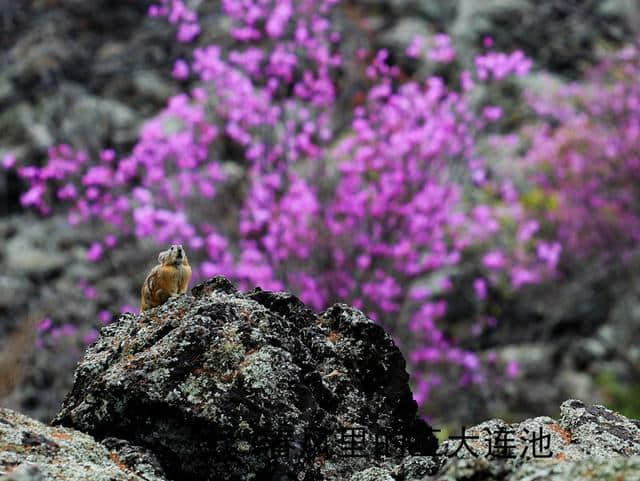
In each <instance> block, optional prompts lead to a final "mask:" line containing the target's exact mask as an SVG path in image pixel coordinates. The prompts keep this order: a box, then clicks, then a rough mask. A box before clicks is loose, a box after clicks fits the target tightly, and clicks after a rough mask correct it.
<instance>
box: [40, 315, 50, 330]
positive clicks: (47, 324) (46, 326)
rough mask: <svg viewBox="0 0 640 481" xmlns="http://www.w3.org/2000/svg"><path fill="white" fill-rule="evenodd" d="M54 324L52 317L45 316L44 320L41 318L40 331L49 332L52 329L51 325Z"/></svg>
mask: <svg viewBox="0 0 640 481" xmlns="http://www.w3.org/2000/svg"><path fill="white" fill-rule="evenodd" d="M52 325H53V321H52V320H51V318H50V317H45V318H44V319H43V320H41V321H40V322H39V323H38V327H37V329H38V332H47V331H48V330H49V329H51V326H52Z"/></svg>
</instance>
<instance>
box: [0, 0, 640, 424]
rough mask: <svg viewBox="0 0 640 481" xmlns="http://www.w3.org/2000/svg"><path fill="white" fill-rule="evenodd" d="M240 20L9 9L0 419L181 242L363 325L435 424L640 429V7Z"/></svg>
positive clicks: (223, 5) (544, 4) (0, 112)
mask: <svg viewBox="0 0 640 481" xmlns="http://www.w3.org/2000/svg"><path fill="white" fill-rule="evenodd" d="M235 5H236V6H237V5H238V4H237V3H236V4H235ZM247 5H248V6H253V7H255V8H254V9H253V10H252V9H251V8H246V9H243V8H236V7H235V6H234V2H231V1H217V0H202V1H196V0H194V1H187V2H185V3H182V2H180V1H173V0H172V1H165V2H161V3H160V4H154V2H130V1H125V0H122V1H121V0H116V1H106V0H97V1H95V2H83V1H80V0H25V1H23V2H14V1H10V0H0V160H2V164H3V166H4V169H3V171H2V172H1V173H0V197H1V198H2V199H3V202H2V211H1V214H2V217H1V218H0V238H1V239H2V248H0V272H2V274H1V275H0V286H1V289H0V343H1V346H2V352H3V356H2V359H1V360H2V362H3V364H2V366H6V368H5V372H9V371H11V372H13V373H16V375H11V376H4V377H3V378H2V379H0V383H2V384H3V386H0V387H1V388H2V389H0V392H1V393H2V395H3V404H4V405H7V406H8V407H12V408H15V409H17V410H19V411H21V412H25V413H27V414H29V415H31V416H34V417H36V418H39V419H44V420H48V419H50V418H51V417H52V416H53V415H54V414H55V412H56V411H57V409H58V407H59V405H60V402H61V400H62V396H64V394H65V393H66V391H67V390H68V389H69V387H70V384H71V380H72V373H73V368H74V366H75V363H76V362H77V360H78V359H79V358H80V356H81V355H82V352H83V350H84V348H85V346H86V345H87V344H88V343H91V342H92V341H93V340H94V339H95V338H96V336H97V335H98V331H99V329H100V327H101V326H103V325H105V324H108V323H110V322H113V321H115V320H116V319H117V315H118V313H120V312H125V311H135V310H136V309H137V305H138V292H139V286H140V284H141V282H142V280H143V278H144V276H145V274H146V272H147V271H148V269H149V268H150V267H151V266H152V265H153V263H154V261H155V258H156V254H157V251H158V250H159V249H160V248H164V245H165V244H166V243H170V242H180V243H183V244H185V247H186V248H187V251H188V252H189V253H190V256H191V260H192V264H193V265H194V266H195V267H196V268H197V270H196V277H200V278H202V277H205V276H209V275H212V274H217V273H219V274H224V275H228V276H230V277H231V278H233V280H234V281H235V282H237V283H239V284H240V285H241V286H243V287H245V288H247V287H252V286H253V285H261V286H262V287H263V288H271V289H288V290H292V291H293V292H294V293H296V294H297V295H299V296H300V297H301V298H302V299H303V300H304V301H305V302H307V303H309V304H310V305H312V306H313V307H314V308H316V309H323V308H325V307H326V306H327V305H329V304H330V303H331V302H336V301H344V302H349V303H353V304H354V305H357V306H358V307H361V308H362V309H363V310H364V311H365V312H366V313H367V315H369V316H370V317H371V318H373V319H375V320H376V322H380V323H381V324H383V325H384V326H385V328H387V330H388V331H389V332H391V333H392V334H393V336H394V339H395V340H396V342H397V343H398V345H399V346H400V347H401V349H402V350H403V352H404V354H405V356H406V358H407V360H408V369H409V371H410V373H411V374H412V378H413V386H414V393H415V397H416V400H417V401H418V402H419V404H420V405H421V408H422V413H423V414H424V415H425V416H427V417H429V418H430V419H431V420H432V421H433V422H434V424H435V425H436V426H445V427H446V426H450V427H451V428H452V429H455V426H459V425H461V424H469V423H475V422H480V421H482V420H484V419H486V418H488V417H493V416H496V415H501V416H503V417H505V418H511V419H519V418H523V417H527V416H534V415H535V416H537V415H544V414H548V415H552V416H554V415H556V414H557V413H555V411H554V409H555V406H558V405H559V404H560V402H561V401H563V400H564V399H566V398H569V397H576V398H580V399H582V400H583V401H587V402H602V403H604V404H606V405H607V406H608V407H611V408H613V409H618V410H620V411H621V412H622V413H624V414H625V415H627V416H631V417H636V418H637V417H640V416H639V415H638V412H639V410H640V407H639V406H640V404H639V401H638V399H640V393H639V392H638V386H639V385H640V348H638V346H640V343H639V342H638V340H639V334H640V279H639V278H638V272H639V271H638V267H639V266H640V257H639V255H638V253H639V250H638V240H639V238H640V223H639V221H640V188H639V187H638V186H639V185H640V182H639V181H640V179H639V178H638V177H639V173H640V160H639V159H640V149H639V148H638V145H640V144H639V143H638V140H639V139H640V95H639V87H638V86H639V85H640V83H639V82H638V80H639V73H640V69H639V68H640V61H639V58H638V50H637V47H635V45H637V36H638V34H639V33H640V2H638V1H637V0H607V1H598V0H586V1H578V0H575V1H573V0H572V1H568V0H544V1H533V0H486V1H482V2H479V1H475V0H455V1H451V0H387V1H383V0H350V1H346V0H345V1H341V2H333V1H318V2H307V1H303V0H299V1H298V0H296V1H283V2H280V3H278V2H271V3H270V2H266V3H260V2H247ZM301 22H302V23H301ZM301 25H303V27H304V28H302V27H301ZM212 46H215V47H212ZM502 52H503V53H504V54H502ZM256 58H257V59H258V60H256ZM267 59H269V60H267ZM256 65H257V67H256ZM435 79H440V80H435ZM194 89H195V90H194ZM61 145H62V147H61ZM94 168H95V170H92V169H94ZM34 319H35V321H33V320H34ZM32 326H35V327H32Z"/></svg>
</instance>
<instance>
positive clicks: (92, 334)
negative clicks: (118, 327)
mask: <svg viewBox="0 0 640 481" xmlns="http://www.w3.org/2000/svg"><path fill="white" fill-rule="evenodd" d="M99 336H100V333H99V332H98V331H97V330H96V329H89V331H87V333H86V334H85V335H84V337H83V338H82V340H83V341H84V343H85V344H86V345H87V346H88V345H90V344H93V343H94V342H96V341H97V340H98V337H99Z"/></svg>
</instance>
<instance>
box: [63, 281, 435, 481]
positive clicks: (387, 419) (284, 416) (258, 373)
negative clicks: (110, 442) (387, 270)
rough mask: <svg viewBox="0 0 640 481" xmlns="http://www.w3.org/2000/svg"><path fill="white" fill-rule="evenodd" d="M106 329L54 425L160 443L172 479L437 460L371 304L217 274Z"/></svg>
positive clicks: (336, 474)
mask: <svg viewBox="0 0 640 481" xmlns="http://www.w3.org/2000/svg"><path fill="white" fill-rule="evenodd" d="M192 293H193V296H188V295H184V296H180V297H175V298H172V299H170V300H169V301H168V302H167V303H165V304H163V305H162V306H159V307H157V308H154V309H151V310H149V311H146V312H145V313H143V314H142V315H139V316H136V315H132V314H125V315H122V316H121V317H120V319H119V320H118V321H117V322H115V323H113V324H111V325H109V326H107V327H105V328H103V329H102V332H101V336H100V338H99V339H98V341H97V342H96V343H95V344H93V345H92V346H91V347H90V348H89V349H88V350H87V353H86V355H85V357H84V359H83V360H82V361H81V362H80V364H79V365H78V368H77V370H76V373H75V379H74V386H73V389H72V390H71V392H70V393H69V394H68V396H67V397H66V399H65V401H64V403H63V407H62V410H61V411H60V413H59V414H58V416H57V417H56V418H55V419H54V424H56V425H63V426H68V427H73V428H76V429H79V430H81V431H84V432H87V433H90V434H91V435H93V436H95V437H96V438H98V439H104V438H107V437H115V438H118V439H123V440H126V441H128V442H130V443H132V444H133V445H136V446H143V447H145V448H147V449H149V450H151V451H152V452H153V453H154V454H155V455H156V456H157V458H158V460H159V462H160V463H161V465H162V467H163V469H164V470H165V472H166V473H167V475H168V476H169V477H170V478H171V479H200V480H213V479H305V480H326V479H348V478H349V477H350V476H351V475H352V474H354V473H355V472H357V471H362V470H364V469H368V468H372V467H376V466H378V465H380V464H381V463H388V462H390V461H395V462H396V463H397V462H399V461H401V460H402V458H403V457H404V456H405V455H406V454H407V453H413V454H416V453H419V454H422V455H432V454H434V453H435V450H436V449H437V440H436V438H435V437H434V435H433V433H432V430H431V428H430V427H429V425H428V424H427V423H425V422H424V421H422V420H421V419H420V418H418V417H417V405H416V403H415V401H414V400H413V397H412V394H411V391H410V389H409V384H408V381H409V375H408V374H407V372H406V366H405V361H404V358H403V356H402V354H401V353H400V351H399V349H398V348H397V347H396V346H395V344H394V343H393V340H392V339H391V337H390V336H389V335H388V334H386V333H385V332H384V330H383V329H382V328H381V327H380V326H378V325H377V324H374V323H373V322H372V321H370V320H369V319H367V318H366V317H365V315H364V314H363V313H362V312H360V311H359V310H357V309H355V308H352V307H349V306H347V305H344V304H336V305H334V306H332V307H331V308H329V309H327V310H326V311H324V312H322V313H320V314H316V313H314V312H313V311H311V310H310V309H309V308H307V307H306V306H305V305H304V304H303V303H302V302H301V301H300V300H299V299H298V298H296V297H295V296H293V295H291V294H288V293H278V292H266V291H262V290H260V289H259V288H256V289H255V290H253V291H250V292H247V293H240V292H238V291H237V290H236V289H235V288H234V287H233V286H232V285H231V284H230V283H229V281H227V280H226V279H224V278H222V277H216V278H213V279H210V280H208V281H205V282H203V283H201V284H198V285H197V286H195V287H194V288H193V290H192Z"/></svg>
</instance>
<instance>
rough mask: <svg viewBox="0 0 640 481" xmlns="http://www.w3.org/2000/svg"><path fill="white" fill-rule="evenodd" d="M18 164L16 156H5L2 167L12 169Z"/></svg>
mask: <svg viewBox="0 0 640 481" xmlns="http://www.w3.org/2000/svg"><path fill="white" fill-rule="evenodd" d="M15 164H16V156H15V155H13V154H5V156H4V157H3V158H2V167H4V168H5V169H11V168H13V166H14V165H15Z"/></svg>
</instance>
